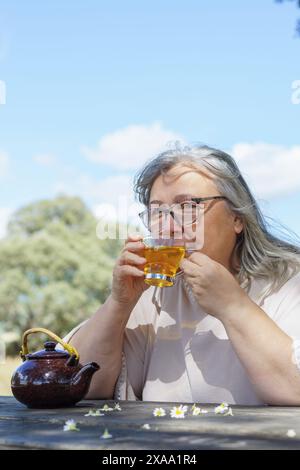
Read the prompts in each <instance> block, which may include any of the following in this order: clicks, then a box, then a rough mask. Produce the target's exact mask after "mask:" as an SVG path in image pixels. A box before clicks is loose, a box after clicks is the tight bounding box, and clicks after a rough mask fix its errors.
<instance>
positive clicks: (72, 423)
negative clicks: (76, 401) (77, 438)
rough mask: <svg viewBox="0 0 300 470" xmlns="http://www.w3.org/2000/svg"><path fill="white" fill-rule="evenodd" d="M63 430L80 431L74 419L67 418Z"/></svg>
mask: <svg viewBox="0 0 300 470" xmlns="http://www.w3.org/2000/svg"><path fill="white" fill-rule="evenodd" d="M64 431H80V429H79V428H78V427H77V424H76V422H75V421H74V419H68V420H67V421H66V422H65V425H64Z"/></svg>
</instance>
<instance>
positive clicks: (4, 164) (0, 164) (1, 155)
mask: <svg viewBox="0 0 300 470" xmlns="http://www.w3.org/2000/svg"><path fill="white" fill-rule="evenodd" d="M8 165H9V157H8V155H7V153H5V152H2V151H0V178H3V177H4V176H6V174H7V172H8Z"/></svg>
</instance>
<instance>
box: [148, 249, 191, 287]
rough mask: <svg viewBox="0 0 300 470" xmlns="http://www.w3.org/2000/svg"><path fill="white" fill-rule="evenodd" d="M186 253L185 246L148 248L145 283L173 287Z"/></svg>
mask: <svg viewBox="0 0 300 470" xmlns="http://www.w3.org/2000/svg"><path fill="white" fill-rule="evenodd" d="M184 253H185V248H184V246H163V245H162V246H151V247H149V246H146V247H145V253H144V257H145V258H146V260H147V263H146V265H145V267H144V273H145V282H146V283H147V284H150V285H151V286H158V287H168V286H172V285H173V283H174V279H175V274H176V271H177V269H178V267H179V264H180V261H181V260H182V258H183V257H184Z"/></svg>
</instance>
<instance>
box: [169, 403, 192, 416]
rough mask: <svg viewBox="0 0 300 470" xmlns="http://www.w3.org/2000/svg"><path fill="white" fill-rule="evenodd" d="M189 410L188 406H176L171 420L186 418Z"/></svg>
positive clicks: (171, 412) (172, 411)
mask: <svg viewBox="0 0 300 470" xmlns="http://www.w3.org/2000/svg"><path fill="white" fill-rule="evenodd" d="M187 410H188V407H187V406H183V405H179V406H174V407H173V408H172V409H171V411H170V416H171V418H185V413H186V412H187Z"/></svg>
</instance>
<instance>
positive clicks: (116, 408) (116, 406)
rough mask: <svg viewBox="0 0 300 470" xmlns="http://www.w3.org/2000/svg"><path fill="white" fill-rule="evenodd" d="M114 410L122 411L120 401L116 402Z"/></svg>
mask: <svg viewBox="0 0 300 470" xmlns="http://www.w3.org/2000/svg"><path fill="white" fill-rule="evenodd" d="M114 410H117V411H122V408H121V407H120V405H119V403H116V404H115V407H114Z"/></svg>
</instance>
